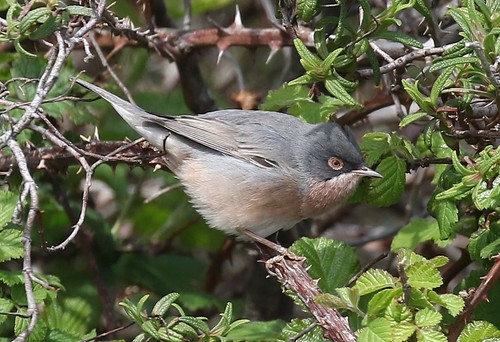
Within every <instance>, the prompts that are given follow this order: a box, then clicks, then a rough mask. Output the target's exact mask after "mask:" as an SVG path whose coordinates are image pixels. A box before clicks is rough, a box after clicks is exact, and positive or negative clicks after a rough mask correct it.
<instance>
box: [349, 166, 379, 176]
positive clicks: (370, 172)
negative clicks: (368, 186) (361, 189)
mask: <svg viewBox="0 0 500 342" xmlns="http://www.w3.org/2000/svg"><path fill="white" fill-rule="evenodd" d="M351 172H352V173H354V174H355V175H359V176H362V177H377V178H384V176H382V175H381V174H380V173H378V172H376V171H373V170H372V169H370V168H368V167H366V166H363V167H362V168H360V169H358V170H352V171H351Z"/></svg>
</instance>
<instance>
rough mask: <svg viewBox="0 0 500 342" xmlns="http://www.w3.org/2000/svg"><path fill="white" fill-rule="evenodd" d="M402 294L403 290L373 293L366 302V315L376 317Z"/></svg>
mask: <svg viewBox="0 0 500 342" xmlns="http://www.w3.org/2000/svg"><path fill="white" fill-rule="evenodd" d="M402 294H403V289H402V288H401V287H400V288H396V289H385V290H381V291H379V292H377V293H375V294H374V295H373V297H372V299H370V301H369V302H368V308H367V310H366V314H367V315H368V316H369V317H376V316H377V315H378V314H379V313H380V312H383V311H385V310H387V308H388V306H389V304H390V303H391V302H392V301H393V300H394V299H395V298H397V297H399V296H401V295H402Z"/></svg>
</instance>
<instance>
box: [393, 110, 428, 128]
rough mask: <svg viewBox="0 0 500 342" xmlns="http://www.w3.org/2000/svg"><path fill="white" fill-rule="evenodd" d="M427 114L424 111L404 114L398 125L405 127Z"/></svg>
mask: <svg viewBox="0 0 500 342" xmlns="http://www.w3.org/2000/svg"><path fill="white" fill-rule="evenodd" d="M427 115H429V114H427V113H425V112H416V113H411V114H408V115H406V116H405V117H404V118H403V119H402V120H401V121H400V122H399V127H401V128H402V127H406V126H408V125H410V124H412V123H414V122H415V121H418V120H420V119H422V118H425V117H426V116H427Z"/></svg>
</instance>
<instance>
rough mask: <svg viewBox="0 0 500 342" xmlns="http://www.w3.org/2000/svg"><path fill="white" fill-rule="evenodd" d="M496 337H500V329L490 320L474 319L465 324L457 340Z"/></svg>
mask: <svg viewBox="0 0 500 342" xmlns="http://www.w3.org/2000/svg"><path fill="white" fill-rule="evenodd" d="M494 338H500V330H498V329H497V327H495V326H494V325H493V324H491V323H490V322H486V321H473V322H471V323H469V324H467V325H466V326H465V328H464V330H462V332H461V333H460V336H459V337H458V339H457V342H476V341H485V340H487V339H494ZM493 341H494V340H493Z"/></svg>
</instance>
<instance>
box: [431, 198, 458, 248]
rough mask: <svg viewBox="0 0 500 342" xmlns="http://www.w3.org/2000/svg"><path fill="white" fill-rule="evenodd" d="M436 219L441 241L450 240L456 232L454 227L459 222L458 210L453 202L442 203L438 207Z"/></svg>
mask: <svg viewBox="0 0 500 342" xmlns="http://www.w3.org/2000/svg"><path fill="white" fill-rule="evenodd" d="M436 219H437V221H438V225H439V232H440V234H441V239H442V240H444V239H447V238H449V237H450V236H451V235H452V234H453V233H454V232H455V231H454V229H453V226H454V225H455V223H457V222H458V208H457V206H456V205H455V203H453V202H452V201H440V203H439V204H438V205H437V207H436Z"/></svg>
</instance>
